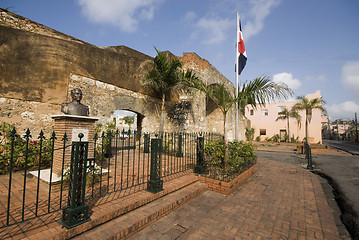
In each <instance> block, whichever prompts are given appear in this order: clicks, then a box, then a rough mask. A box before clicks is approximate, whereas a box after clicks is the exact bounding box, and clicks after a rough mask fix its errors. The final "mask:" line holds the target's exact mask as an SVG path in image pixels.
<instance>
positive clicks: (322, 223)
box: [131, 159, 340, 240]
mask: <svg viewBox="0 0 359 240" xmlns="http://www.w3.org/2000/svg"><path fill="white" fill-rule="evenodd" d="M131 239H308V240H309V239H327V240H330V239H340V238H339V235H338V231H337V227H336V225H335V223H334V219H333V214H332V212H331V209H330V208H329V206H328V204H327V201H326V199H325V196H324V193H323V190H322V187H321V185H320V182H319V179H318V176H316V175H314V174H312V173H310V172H309V171H307V170H305V169H302V168H300V167H297V166H293V165H289V164H286V163H280V162H275V161H270V160H264V159H259V169H258V172H257V173H256V174H255V175H254V176H253V177H252V178H251V179H250V180H249V181H248V182H247V183H245V184H243V185H242V186H241V187H240V188H239V189H238V190H236V191H235V192H233V193H232V194H230V195H228V196H225V195H222V194H219V193H215V192H211V191H206V192H205V193H203V194H202V195H200V196H199V197H197V198H196V199H193V200H191V201H190V202H188V203H187V204H185V205H184V206H182V207H181V208H179V209H176V210H175V211H173V212H171V213H170V214H168V215H167V216H165V217H163V218H162V219H160V220H159V221H157V222H155V223H153V224H151V225H149V226H148V227H147V228H145V229H143V230H142V231H140V232H138V233H137V234H135V235H133V236H132V237H131Z"/></svg>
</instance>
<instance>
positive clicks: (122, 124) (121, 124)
mask: <svg viewBox="0 0 359 240" xmlns="http://www.w3.org/2000/svg"><path fill="white" fill-rule="evenodd" d="M125 117H126V116H122V115H117V116H114V118H115V119H116V129H118V130H120V131H121V130H128V129H131V130H136V128H137V126H136V123H137V119H136V115H133V116H132V117H134V121H133V123H132V124H131V126H130V125H129V124H127V123H126V121H125V119H124V118H125Z"/></svg>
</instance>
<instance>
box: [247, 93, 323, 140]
mask: <svg viewBox="0 0 359 240" xmlns="http://www.w3.org/2000/svg"><path fill="white" fill-rule="evenodd" d="M306 97H307V98H308V99H314V98H321V97H322V96H321V94H320V90H318V91H316V92H315V93H314V94H308V95H307V96H306ZM297 102H298V101H291V102H277V103H270V104H266V106H265V107H258V108H257V109H253V108H252V107H251V106H250V105H248V107H247V109H246V114H245V115H246V117H247V118H248V119H249V120H250V121H251V126H252V128H254V129H255V133H254V137H255V138H256V137H257V136H260V137H261V140H262V141H264V140H265V139H266V138H272V137H273V136H274V135H276V134H278V135H279V136H280V139H281V141H283V140H284V139H285V136H286V135H287V131H288V129H287V128H288V127H287V120H278V121H276V119H277V118H278V116H279V115H278V113H279V112H281V111H282V109H283V108H285V107H286V108H287V109H288V110H290V109H291V108H292V107H293V106H294V104H296V103H297ZM299 114H300V115H301V117H302V119H301V124H300V126H301V127H300V126H298V123H297V120H296V119H295V118H290V119H289V133H290V137H294V138H295V139H297V140H298V141H303V139H304V138H305V111H300V112H299ZM323 121H325V118H324V116H322V113H321V110H319V109H313V116H312V120H311V122H310V124H309V136H310V137H309V140H310V142H312V143H318V142H320V143H321V142H322V122H323Z"/></svg>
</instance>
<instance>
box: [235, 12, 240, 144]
mask: <svg viewBox="0 0 359 240" xmlns="http://www.w3.org/2000/svg"><path fill="white" fill-rule="evenodd" d="M238 24H239V13H237V28H236V32H237V34H236V35H237V41H236V61H235V63H236V64H235V66H236V71H235V74H236V98H238V57H239V56H238V52H239V51H238V42H239V32H238V29H239V26H238ZM238 117H239V116H238V102H237V101H236V119H235V138H236V140H237V141H238V140H239V129H238V128H239V126H238Z"/></svg>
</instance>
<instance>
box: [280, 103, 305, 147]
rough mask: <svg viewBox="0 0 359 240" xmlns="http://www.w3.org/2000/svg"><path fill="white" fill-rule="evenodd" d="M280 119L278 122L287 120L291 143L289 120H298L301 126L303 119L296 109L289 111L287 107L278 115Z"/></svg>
mask: <svg viewBox="0 0 359 240" xmlns="http://www.w3.org/2000/svg"><path fill="white" fill-rule="evenodd" d="M278 115H279V116H278V117H277V119H276V121H278V120H287V127H288V142H290V132H289V118H291V117H292V118H295V119H296V120H297V123H298V126H300V121H301V119H302V117H301V116H300V115H299V113H298V112H297V111H296V110H295V109H291V110H288V108H287V107H284V108H283V110H282V111H281V112H279V113H278Z"/></svg>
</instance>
